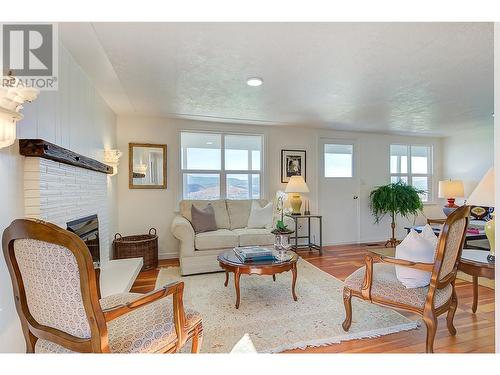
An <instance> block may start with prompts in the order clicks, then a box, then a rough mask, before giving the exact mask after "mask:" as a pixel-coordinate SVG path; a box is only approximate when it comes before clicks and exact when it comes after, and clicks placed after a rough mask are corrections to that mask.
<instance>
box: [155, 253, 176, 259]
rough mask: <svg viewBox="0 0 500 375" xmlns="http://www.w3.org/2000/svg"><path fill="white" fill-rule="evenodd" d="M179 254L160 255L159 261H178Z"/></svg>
mask: <svg viewBox="0 0 500 375" xmlns="http://www.w3.org/2000/svg"><path fill="white" fill-rule="evenodd" d="M178 258H179V253H178V252H175V253H158V259H178Z"/></svg>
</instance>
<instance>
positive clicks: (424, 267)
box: [380, 255, 434, 272]
mask: <svg viewBox="0 0 500 375" xmlns="http://www.w3.org/2000/svg"><path fill="white" fill-rule="evenodd" d="M380 260H381V261H382V262H383V263H389V264H395V265H398V266H403V267H408V268H414V269H417V270H420V271H427V272H432V270H433V268H434V263H419V262H412V261H409V260H404V259H396V258H393V257H389V256H385V255H381V256H380Z"/></svg>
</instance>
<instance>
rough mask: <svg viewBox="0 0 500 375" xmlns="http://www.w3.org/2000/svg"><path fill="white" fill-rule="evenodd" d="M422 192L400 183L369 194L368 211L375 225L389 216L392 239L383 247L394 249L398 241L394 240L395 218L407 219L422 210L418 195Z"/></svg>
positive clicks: (379, 188) (381, 187)
mask: <svg viewBox="0 0 500 375" xmlns="http://www.w3.org/2000/svg"><path fill="white" fill-rule="evenodd" d="M422 193H424V191H423V190H419V189H416V188H415V187H413V186H411V185H408V184H405V183H404V182H402V181H398V182H396V183H392V184H389V185H384V186H380V187H378V188H377V189H375V190H373V191H372V192H371V193H370V209H371V211H372V214H373V216H374V217H375V223H379V222H380V220H382V218H383V217H384V216H385V215H387V214H389V215H390V216H391V229H392V237H391V239H390V240H387V242H386V243H385V246H386V247H387V246H391V247H395V246H396V245H397V244H398V243H399V242H400V241H398V240H397V239H396V236H395V229H396V216H397V215H400V216H402V217H405V218H408V217H410V216H416V215H418V214H419V213H420V212H422V210H423V207H424V206H423V204H422V200H421V199H420V194H422Z"/></svg>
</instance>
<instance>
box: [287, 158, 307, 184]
mask: <svg viewBox="0 0 500 375" xmlns="http://www.w3.org/2000/svg"><path fill="white" fill-rule="evenodd" d="M292 176H302V177H304V181H306V152H305V151H304V150H281V182H282V183H287V182H288V181H289V180H290V177H292Z"/></svg>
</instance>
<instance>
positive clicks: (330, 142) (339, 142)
mask: <svg viewBox="0 0 500 375" xmlns="http://www.w3.org/2000/svg"><path fill="white" fill-rule="evenodd" d="M327 145H340V146H351V147H352V154H351V176H327V175H326V157H325V155H326V152H325V148H326V146H327ZM356 151H357V150H356V142H355V141H354V140H350V139H327V140H325V141H324V142H323V149H322V150H321V152H322V153H323V168H322V169H323V170H322V172H321V173H322V175H323V178H328V179H343V180H346V179H354V178H356V176H357V170H356V169H357V168H356V162H357V160H356V157H357V155H356Z"/></svg>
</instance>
